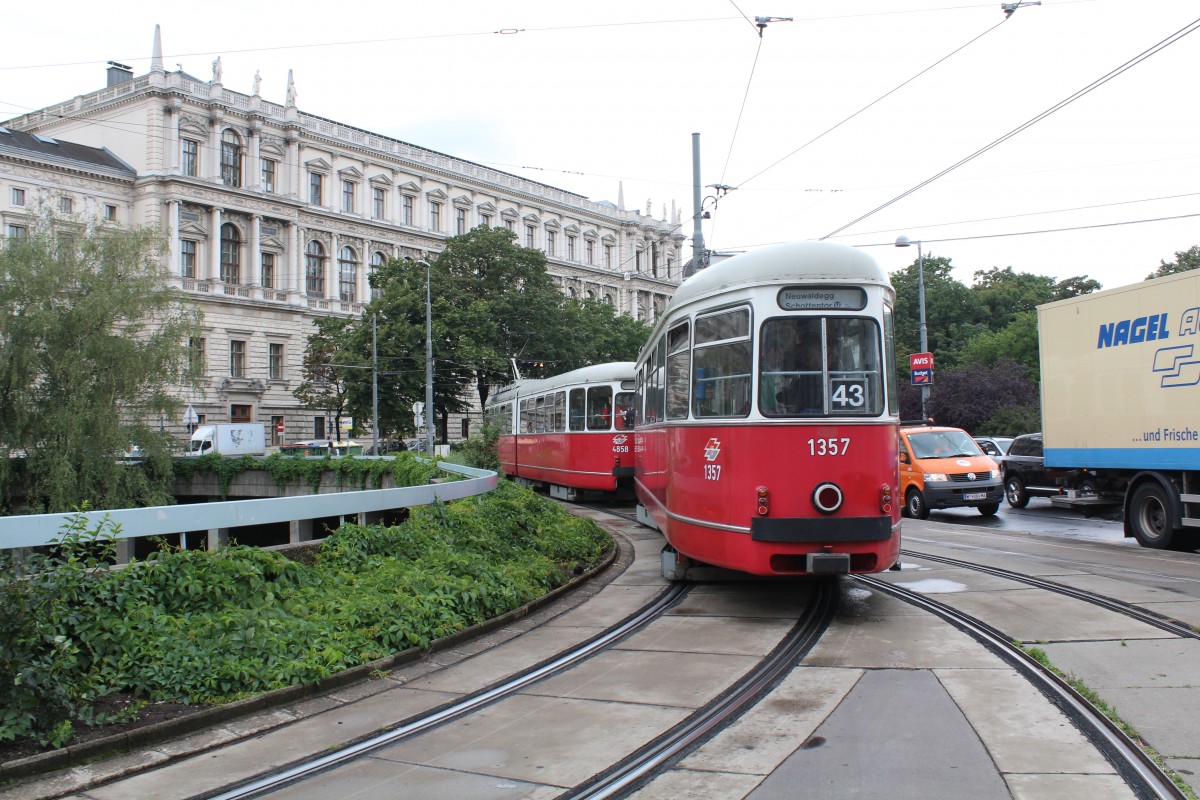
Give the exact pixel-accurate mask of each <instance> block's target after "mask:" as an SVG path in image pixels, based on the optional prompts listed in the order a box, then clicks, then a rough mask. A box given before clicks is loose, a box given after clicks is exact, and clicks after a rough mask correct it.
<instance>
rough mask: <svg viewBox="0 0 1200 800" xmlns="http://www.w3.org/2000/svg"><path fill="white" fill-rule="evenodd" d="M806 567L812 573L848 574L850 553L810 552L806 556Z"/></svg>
mask: <svg viewBox="0 0 1200 800" xmlns="http://www.w3.org/2000/svg"><path fill="white" fill-rule="evenodd" d="M804 568H805V569H806V570H807V571H808V573H809V574H810V575H848V574H850V554H849V553H809V554H808V555H806V556H805V557H804Z"/></svg>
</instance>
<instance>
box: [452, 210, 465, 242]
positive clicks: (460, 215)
mask: <svg viewBox="0 0 1200 800" xmlns="http://www.w3.org/2000/svg"><path fill="white" fill-rule="evenodd" d="M466 232H467V210H466V209H465V208H456V209H454V233H455V234H456V235H458V236H462V235H463V234H464V233H466Z"/></svg>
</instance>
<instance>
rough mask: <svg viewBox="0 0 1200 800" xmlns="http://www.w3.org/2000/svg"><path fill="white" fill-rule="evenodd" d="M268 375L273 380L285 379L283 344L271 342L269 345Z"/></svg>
mask: <svg viewBox="0 0 1200 800" xmlns="http://www.w3.org/2000/svg"><path fill="white" fill-rule="evenodd" d="M267 375H268V377H270V379H271V380H273V381H281V380H283V344H282V343H280V342H271V344H269V345H268V346H267Z"/></svg>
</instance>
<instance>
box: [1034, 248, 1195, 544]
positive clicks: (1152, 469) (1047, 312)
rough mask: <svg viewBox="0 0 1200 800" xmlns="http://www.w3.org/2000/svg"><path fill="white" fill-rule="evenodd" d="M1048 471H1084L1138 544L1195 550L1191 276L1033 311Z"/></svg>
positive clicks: (1193, 372) (1160, 280)
mask: <svg viewBox="0 0 1200 800" xmlns="http://www.w3.org/2000/svg"><path fill="white" fill-rule="evenodd" d="M1038 336H1039V342H1040V349H1041V368H1042V389H1041V393H1042V436H1043V441H1044V443H1045V451H1044V458H1045V466H1046V468H1047V469H1051V468H1055V469H1075V470H1087V472H1088V474H1090V475H1091V476H1092V477H1093V481H1094V484H1093V485H1094V488H1096V489H1097V490H1098V491H1099V494H1100V497H1101V498H1104V497H1108V498H1115V499H1119V500H1120V501H1121V502H1122V504H1123V514H1124V522H1125V535H1126V536H1134V537H1136V538H1137V540H1138V542H1139V543H1140V544H1141V545H1142V546H1143V547H1153V548H1158V549H1170V550H1193V549H1195V548H1196V547H1198V546H1200V270H1197V271H1193V272H1185V273H1180V274H1178V275H1172V276H1169V277H1165V278H1156V279H1154V280H1149V281H1145V282H1144V283H1139V284H1134V285H1132V286H1125V287H1121V288H1118V289H1110V290H1108V291H1104V292H1096V293H1094V294H1088V295H1082V296H1080V297H1073V298H1071V299H1069V300H1060V301H1058V302H1055V303H1049V304H1047V305H1043V306H1039V307H1038Z"/></svg>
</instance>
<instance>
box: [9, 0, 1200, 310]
mask: <svg viewBox="0 0 1200 800" xmlns="http://www.w3.org/2000/svg"><path fill="white" fill-rule="evenodd" d="M760 16H761V17H765V16H772V17H792V18H793V21H790V22H785V21H772V22H769V23H768V24H767V26H766V28H765V29H764V30H763V31H762V36H761V38H760V36H759V29H758V28H757V27H756V26H755V24H754V20H755V18H756V17H760ZM1198 17H1200V6H1197V4H1195V3H1193V2H1185V0H1137V1H1136V2H1134V1H1133V0H1044V1H1043V3H1042V4H1041V5H1025V6H1024V7H1022V8H1020V9H1018V10H1017V11H1016V12H1015V13H1013V14H1012V15H1011V16H1006V15H1005V13H1004V12H1003V10H1002V8H1001V4H1000V2H999V0H995V1H994V2H982V3H972V2H970V0H967V2H955V0H828V1H827V2H812V1H810V2H803V3H802V2H795V1H794V0H636V1H634V0H604V2H596V3H583V2H578V1H577V0H506V1H505V2H494V0H478V1H477V0H437V2H432V1H429V2H411V1H410V0H399V1H398V2H389V3H375V2H360V1H359V0H341V2H338V3H335V4H329V3H320V4H318V3H311V4H308V3H290V2H289V3H279V2H245V0H241V2H229V1H228V0H210V1H209V2H207V3H204V4H201V5H199V6H197V5H190V4H180V3H174V4H164V3H162V2H145V3H142V2H134V3H125V4H121V6H120V9H119V12H118V10H117V6H114V5H112V4H104V3H96V2H94V1H91V0H89V2H80V1H79V0H60V1H59V2H55V3H40V4H35V3H30V4H24V5H23V6H22V8H21V10H20V20H19V21H20V23H21V24H20V25H19V26H15V25H10V26H9V29H8V30H9V35H8V36H6V37H5V47H4V50H3V52H2V53H0V119H7V118H9V117H12V116H16V115H19V114H21V113H24V112H25V111H28V110H31V109H37V108H43V107H45V106H48V105H52V104H54V103H58V102H61V101H64V100H67V99H70V98H72V97H74V96H75V95H77V94H84V93H87V92H91V91H94V90H96V89H99V88H101V87H102V86H103V85H104V71H105V67H106V62H107V61H108V60H110V59H112V60H116V61H120V62H122V63H125V64H128V65H130V66H132V67H133V69H134V72H135V74H139V75H140V74H144V73H145V72H146V71H148V69H149V58H150V54H151V44H152V41H153V33H154V25H155V24H156V23H158V24H161V25H162V37H163V52H164V59H163V60H164V62H165V66H166V68H167V69H168V70H173V69H175V68H176V64H179V65H182V68H183V69H184V70H185V71H187V72H189V73H191V74H192V75H194V76H196V77H198V78H202V79H206V80H207V79H209V78H211V76H212V66H211V65H212V60H213V59H214V58H215V57H216V56H218V55H219V56H220V57H221V61H222V66H223V83H224V85H225V87H226V88H228V89H232V90H235V91H241V92H245V93H247V94H249V93H250V90H251V85H252V81H253V76H254V73H255V71H256V70H258V71H260V72H261V74H262V81H263V83H262V95H263V96H264V98H266V99H268V100H272V101H275V102H278V103H282V102H283V100H284V93H285V89H286V84H287V71H288V69H289V68H291V69H293V70H294V71H295V82H296V88H297V92H298V100H297V104H298V105H299V107H300V108H301V110H303V111H305V112H308V113H312V114H317V115H320V116H323V117H328V118H331V119H334V120H337V121H339V122H343V123H346V124H349V125H353V126H356V127H359V128H365V129H367V130H371V131H374V132H377V133H381V134H385V135H388V136H393V137H396V138H398V139H402V140H404V141H407V142H411V143H413V144H417V145H421V146H424V147H428V148H431V149H434V150H439V151H442V152H445V153H449V154H451V155H455V156H458V157H461V158H465V159H468V160H471V161H475V162H479V163H483V164H487V165H489V166H494V167H496V168H499V169H503V170H507V171H511V172H514V173H517V174H521V175H525V176H527V177H530V178H532V179H535V180H539V181H542V182H545V183H549V184H552V185H554V186H558V187H561V188H563V189H567V190H569V191H574V192H577V193H579V194H583V195H586V196H588V197H590V198H592V199H594V200H612V201H614V202H615V201H616V200H617V192H618V183H619V182H623V185H624V199H625V205H626V207H627V208H640V209H642V210H643V211H645V209H646V204H647V201H649V202H650V205H651V209H652V212H653V214H654V215H655V216H658V215H661V214H662V211H663V208H664V207H666V208H667V209H668V213H669V209H670V208H671V204H672V202H674V203H675V205H676V206H677V207H678V208H679V210H680V211H681V212H682V218H683V233H684V234H685V235H686V236H688V237H689V243H688V244H687V245H686V246H685V249H684V257H685V258H687V257H689V256H690V254H691V247H690V237H691V235H692V225H691V222H690V218H691V216H692V213H693V208H692V189H691V184H692V158H691V135H692V133H694V132H695V133H699V134H700V141H701V153H702V164H701V169H702V175H701V178H702V182H703V183H704V184H718V183H719V184H725V185H729V186H733V187H737V188H736V189H735V190H733V191H731V192H729V193H728V194H727V195H726V196H725V197H723V198H722V199H721V200H720V202H719V204H717V206H716V208H715V209H710V210H712V219H711V220H710V221H708V222H706V223H705V225H704V236H705V243H706V244H707V245H708V246H709V247H710V248H715V249H721V250H738V249H748V248H752V247H754V246H758V245H762V244H767V243H771V242H779V241H789V240H797V239H819V238H824V237H829V238H830V239H831V240H833V241H840V242H845V243H847V244H851V245H857V246H870V252H871V253H872V254H873V255H875V256H876V257H877V258H878V259H879V260H880V261H881V262H882V263H883V265H884V266H885V267H886V268H887V269H888V270H889V271H892V270H897V269H900V268H902V267H904V266H905V265H906V264H909V263H912V261H913V260H915V258H916V252H915V248H910V249H908V250H901V249H897V248H896V247H894V246H893V245H892V243H893V242H894V241H895V239H896V237H897V236H899V235H900V234H906V235H907V236H908V237H909V238H910V239H912V240H914V241H915V240H922V241H924V242H925V245H924V250H925V253H926V255H927V256H928V255H931V254H932V255H935V256H945V257H949V258H950V259H952V263H953V265H954V267H955V277H957V278H958V279H959V280H961V281H963V282H964V283H970V282H971V281H972V278H973V274H974V272H975V271H976V270H985V269H989V268H991V267H1009V266H1011V267H1013V268H1014V269H1016V270H1018V271H1023V272H1032V273H1036V274H1039V275H1050V276H1053V277H1054V278H1056V279H1063V278H1067V277H1071V276H1076V275H1086V276H1089V277H1092V278H1095V279H1097V280H1099V281H1100V282H1101V283H1102V284H1103V285H1104V286H1105V287H1106V288H1112V287H1116V286H1122V285H1125V284H1129V283H1133V282H1136V281H1139V280H1142V279H1143V278H1144V277H1145V276H1146V275H1147V274H1148V273H1149V272H1151V271H1152V270H1154V269H1155V268H1156V267H1157V266H1158V265H1159V262H1160V261H1162V260H1166V261H1173V260H1174V254H1175V252H1176V251H1180V250H1186V249H1188V248H1189V247H1191V246H1193V245H1196V244H1200V180H1197V179H1198V178H1200V152H1198V147H1200V125H1198V122H1200V119H1198V118H1200V104H1198V103H1197V102H1196V93H1195V86H1196V78H1197V77H1198V71H1200V70H1198V68H1200V34H1190V33H1187V34H1186V35H1183V36H1181V37H1179V38H1178V39H1177V41H1176V42H1175V43H1173V44H1168V45H1166V46H1165V47H1161V45H1163V44H1165V43H1166V42H1167V41H1170V40H1171V38H1172V36H1173V35H1175V34H1179V33H1180V32H1186V31H1190V30H1191V28H1192V26H1193V23H1195V22H1197V18H1198ZM12 21H14V20H11V19H10V22H12ZM18 28H19V30H20V35H15V36H14V35H12V34H13V33H14V32H16V31H17V29H18ZM1156 46H1160V47H1161V49H1160V50H1159V51H1158V52H1152V54H1148V55H1146V57H1145V58H1144V60H1141V61H1140V63H1131V62H1135V61H1137V59H1138V57H1139V56H1142V55H1143V54H1147V51H1153V50H1154V48H1155V47H1156ZM1125 66H1128V69H1126V70H1125V71H1123V72H1119V71H1120V70H1121V69H1122V68H1123V67H1125ZM1114 71H1118V72H1119V74H1115V76H1112V77H1111V80H1107V81H1105V78H1106V77H1108V76H1110V75H1112V73H1114ZM1093 85H1094V86H1093ZM1089 87H1092V88H1091V90H1090V91H1087V90H1088V88H1089ZM1077 93H1081V96H1080V97H1079V99H1077V100H1076V101H1074V102H1072V103H1070V104H1068V105H1066V106H1064V107H1062V108H1061V109H1060V110H1058V111H1055V112H1054V113H1052V114H1049V115H1047V116H1045V117H1044V118H1043V119H1041V120H1038V121H1036V122H1035V120H1036V119H1037V118H1038V117H1039V116H1040V115H1043V114H1045V113H1046V112H1049V111H1051V110H1052V109H1054V108H1055V107H1056V106H1057V105H1058V104H1060V103H1062V102H1063V101H1065V100H1067V99H1069V98H1071V97H1072V96H1073V95H1076V94H1077ZM1031 122H1032V123H1033V124H1031V125H1028V126H1027V128H1026V129H1024V130H1021V131H1020V132H1016V133H1014V132H1015V131H1017V129H1019V128H1021V127H1022V126H1026V125H1027V123H1031ZM1009 134H1013V135H1011V136H1010V137H1009V138H1007V139H1005V138H1004V137H1006V136H1008V135H1009ZM61 136H62V138H64V139H69V138H70V136H69V134H65V133H64V134H61ZM1002 139H1003V141H1001V140H1002ZM985 149H986V152H984V153H983V154H982V155H979V156H978V157H975V158H970V157H971V156H972V155H973V154H975V153H977V152H979V151H981V150H985ZM968 159H969V160H968ZM964 160H966V161H965V163H963V164H962V165H961V166H959V167H958V168H957V169H954V170H953V171H951V172H948V173H947V174H945V175H944V176H942V177H937V178H936V179H935V180H932V181H931V182H929V183H928V184H927V185H925V186H923V187H921V188H917V187H919V186H920V185H921V184H923V183H925V182H926V181H929V180H930V179H931V178H935V176H937V175H939V173H942V172H943V171H945V170H947V169H948V168H951V167H953V166H954V165H956V164H958V163H959V162H963V161H964ZM913 190H915V191H913ZM909 192H911V193H909ZM905 193H909V194H907V196H903V197H902V195H905ZM704 194H705V196H709V195H713V194H714V190H713V189H705V190H704ZM893 201H894V202H893ZM710 203H711V201H710ZM885 205H886V207H885V208H882V209H881V207H882V206H885ZM877 209H880V210H877ZM872 212H873V213H872ZM860 218H861V219H860ZM1170 218H1178V219H1170ZM1148 220H1155V221H1148Z"/></svg>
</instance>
